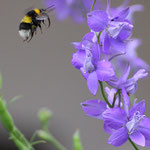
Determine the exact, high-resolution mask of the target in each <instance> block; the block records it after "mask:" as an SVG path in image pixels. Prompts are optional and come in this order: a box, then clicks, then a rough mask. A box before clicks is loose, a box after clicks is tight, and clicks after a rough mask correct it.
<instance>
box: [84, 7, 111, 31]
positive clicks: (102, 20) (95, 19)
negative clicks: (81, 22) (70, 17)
mask: <svg viewBox="0 0 150 150" xmlns="http://www.w3.org/2000/svg"><path fill="white" fill-rule="evenodd" d="M108 21H109V19H108V15H107V13H106V12H105V11H101V10H95V11H92V12H90V13H88V14H87V23H88V26H89V28H90V29H92V30H93V31H95V32H100V31H102V30H103V29H104V28H105V27H106V26H107V24H108Z"/></svg>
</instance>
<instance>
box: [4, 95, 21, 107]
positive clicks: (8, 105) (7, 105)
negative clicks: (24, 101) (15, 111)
mask: <svg viewBox="0 0 150 150" xmlns="http://www.w3.org/2000/svg"><path fill="white" fill-rule="evenodd" d="M22 97H23V96H21V95H18V96H15V97H13V98H12V99H11V100H10V101H9V102H8V103H7V104H6V107H7V108H9V107H10V106H11V104H12V103H14V102H15V101H17V100H19V99H20V98H22Z"/></svg>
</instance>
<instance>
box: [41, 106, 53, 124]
mask: <svg viewBox="0 0 150 150" xmlns="http://www.w3.org/2000/svg"><path fill="white" fill-rule="evenodd" d="M51 117H52V112H51V111H50V110H48V109H47V108H42V109H41V110H40V111H39V113H38V118H39V120H40V121H41V122H42V123H43V124H45V123H47V122H48V121H49V120H50V119H51Z"/></svg>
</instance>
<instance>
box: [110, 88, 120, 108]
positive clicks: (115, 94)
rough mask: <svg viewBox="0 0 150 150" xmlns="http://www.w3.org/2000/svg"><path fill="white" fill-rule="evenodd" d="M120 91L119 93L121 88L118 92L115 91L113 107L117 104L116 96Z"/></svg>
mask: <svg viewBox="0 0 150 150" xmlns="http://www.w3.org/2000/svg"><path fill="white" fill-rule="evenodd" d="M118 93H119V90H117V92H116V93H115V95H114V99H113V104H112V108H114V106H115V102H116V97H117V95H118Z"/></svg>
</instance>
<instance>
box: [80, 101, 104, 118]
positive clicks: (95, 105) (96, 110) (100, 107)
mask: <svg viewBox="0 0 150 150" xmlns="http://www.w3.org/2000/svg"><path fill="white" fill-rule="evenodd" d="M81 106H82V109H83V111H84V112H85V113H86V114H87V115H88V116H91V117H94V118H97V119H102V113H103V112H104V111H105V110H106V109H107V105H106V102H103V101H100V100H99V99H96V100H87V101H85V102H83V103H81Z"/></svg>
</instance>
